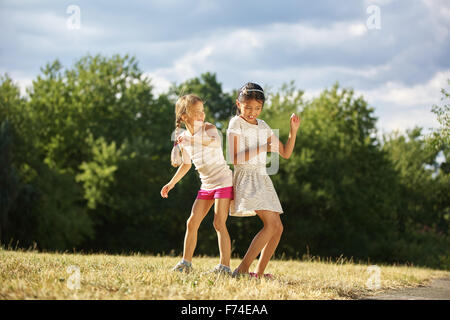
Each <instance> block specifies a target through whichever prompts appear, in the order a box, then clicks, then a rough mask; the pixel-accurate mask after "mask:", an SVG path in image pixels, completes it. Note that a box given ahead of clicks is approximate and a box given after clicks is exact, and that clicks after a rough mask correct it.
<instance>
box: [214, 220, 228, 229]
mask: <svg viewBox="0 0 450 320" xmlns="http://www.w3.org/2000/svg"><path fill="white" fill-rule="evenodd" d="M213 225H214V229H216V231H223V230H226V229H227V225H226V220H225V219H220V218H217V217H214V222H213Z"/></svg>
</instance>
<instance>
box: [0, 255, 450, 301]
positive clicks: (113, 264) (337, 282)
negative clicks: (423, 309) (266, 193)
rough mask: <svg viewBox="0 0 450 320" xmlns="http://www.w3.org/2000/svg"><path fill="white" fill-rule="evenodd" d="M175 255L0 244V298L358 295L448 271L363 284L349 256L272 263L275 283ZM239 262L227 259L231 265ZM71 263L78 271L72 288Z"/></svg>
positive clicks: (392, 274)
mask: <svg viewBox="0 0 450 320" xmlns="http://www.w3.org/2000/svg"><path fill="white" fill-rule="evenodd" d="M179 260H180V258H179V257H169V256H147V255H128V256H126V255H106V254H89V255H82V254H69V253H38V252H35V251H9V250H4V249H0V299H170V300H173V299H264V300H267V299H356V298H359V297H361V296H366V295H371V294H374V293H377V292H381V291H384V290H387V289H393V288H403V287H412V286H417V285H421V284H424V283H427V282H428V281H429V280H431V279H433V278H440V277H448V276H449V275H450V273H449V272H445V271H439V270H431V269H426V268H417V267H410V266H384V265H379V266H378V267H379V268H380V269H379V271H380V286H381V287H380V288H379V289H376V290H373V289H372V290H371V289H370V288H369V287H368V286H367V283H368V280H369V277H371V273H370V272H369V271H368V269H367V268H368V265H364V264H356V263H353V262H352V261H348V260H346V259H340V260H338V261H334V262H332V261H329V260H328V261H327V260H325V261H323V260H320V259H310V260H308V261H298V260H272V261H270V263H269V266H268V268H267V270H266V272H270V273H272V274H273V275H274V276H275V278H276V279H275V280H265V279H261V280H256V279H247V278H240V279H235V278H231V277H229V276H218V275H216V274H208V273H207V272H208V271H210V270H211V269H212V268H214V266H215V265H216V264H217V263H218V258H211V257H195V258H194V260H193V264H194V271H193V272H192V273H190V274H181V273H174V272H171V271H170V270H171V268H172V267H173V266H174V265H175V264H176V263H177V262H178V261H179ZM238 264H239V260H238V259H232V261H231V267H232V268H235V267H236V266H237V265H238ZM69 266H75V267H76V268H75V269H78V270H79V272H80V278H79V279H80V281H79V287H80V288H79V289H74V284H76V274H75V273H74V272H73V271H70V270H69V271H68V267H69Z"/></svg>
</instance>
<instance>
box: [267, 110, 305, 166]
mask: <svg viewBox="0 0 450 320" xmlns="http://www.w3.org/2000/svg"><path fill="white" fill-rule="evenodd" d="M290 125H291V128H290V130H289V137H288V139H287V141H286V144H283V143H282V142H281V141H280V140H279V139H278V138H277V136H276V135H274V134H273V135H272V136H271V137H270V138H269V139H268V141H267V143H268V144H269V145H272V146H274V147H273V148H272V151H273V152H278V153H279V154H280V156H281V157H282V158H284V159H289V158H290V157H291V155H292V151H294V146H295V139H296V137H297V130H298V128H299V127H300V118H299V117H298V116H297V115H295V114H292V116H291V119H290ZM277 146H278V150H277V149H276V147H277Z"/></svg>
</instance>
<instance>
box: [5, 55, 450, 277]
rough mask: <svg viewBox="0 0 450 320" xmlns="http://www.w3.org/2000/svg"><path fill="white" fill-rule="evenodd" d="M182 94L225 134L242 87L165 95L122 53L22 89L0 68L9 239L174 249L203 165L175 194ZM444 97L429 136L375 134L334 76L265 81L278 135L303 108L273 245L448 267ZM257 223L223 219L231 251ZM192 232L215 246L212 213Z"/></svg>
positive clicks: (45, 72) (192, 82) (210, 82)
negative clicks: (310, 81)
mask: <svg viewBox="0 0 450 320" xmlns="http://www.w3.org/2000/svg"><path fill="white" fill-rule="evenodd" d="M449 83H450V81H449ZM184 93H195V94H197V95H199V96H200V97H201V98H202V99H203V100H204V101H205V109H206V114H207V116H206V121H209V122H212V123H214V124H215V125H216V126H217V128H218V129H219V130H220V131H221V133H222V134H223V136H226V128H227V126H228V121H229V120H230V119H231V117H232V116H233V114H234V112H235V109H234V101H235V99H236V93H237V91H236V90H234V91H232V92H224V90H223V89H222V85H221V83H220V82H219V81H218V80H217V77H216V74H214V73H210V72H208V73H204V74H201V75H200V76H198V77H196V78H193V79H189V80H187V81H185V82H183V83H180V84H176V83H174V84H173V85H172V87H171V88H170V89H168V90H167V92H164V93H162V94H160V95H155V94H154V93H153V86H152V83H151V79H149V78H148V77H145V76H144V74H143V72H142V70H140V68H139V65H138V62H137V60H136V58H135V57H130V56H128V55H125V56H120V55H114V56H112V57H105V56H101V55H96V56H91V55H87V56H84V57H82V58H81V59H79V60H78V61H77V62H76V63H75V64H74V65H73V66H71V67H64V66H62V65H61V63H60V62H59V61H58V60H55V61H54V62H52V63H48V64H47V65H46V66H44V67H42V68H41V72H40V74H39V75H38V76H37V77H36V79H34V80H33V83H32V86H31V87H29V88H28V89H27V94H26V95H21V94H20V88H19V86H18V85H17V84H15V83H14V80H13V79H11V78H10V77H9V76H8V75H7V74H5V75H2V76H1V77H0V201H1V202H0V204H1V207H0V209H1V212H0V241H1V244H2V246H3V247H11V246H12V247H19V248H29V247H35V248H37V249H38V250H44V251H65V250H69V251H72V250H77V251H83V252H110V253H130V252H142V253H151V254H180V253H181V251H182V243H183V237H184V231H185V227H186V219H187V217H188V216H189V214H190V212H189V211H190V207H191V205H192V202H193V201H194V198H195V196H196V192H197V190H198V188H199V186H200V181H199V178H198V175H197V174H196V172H195V170H191V171H190V172H189V173H188V174H187V175H186V176H185V177H184V178H183V180H182V181H181V182H180V183H179V184H178V185H177V186H176V187H175V189H174V190H172V192H171V194H170V197H169V198H168V199H162V198H161V197H160V195H159V192H160V189H161V187H162V186H163V185H164V184H165V183H166V182H167V181H169V179H170V177H171V176H172V175H173V173H174V170H175V169H174V168H172V167H171V166H170V151H171V148H172V145H173V142H172V141H171V135H172V132H173V130H174V106H175V101H176V99H177V98H178V96H179V95H181V94H184ZM442 96H443V101H444V102H447V104H445V105H444V106H443V107H442V106H433V107H432V110H431V112H434V113H435V114H436V116H437V117H438V120H439V122H440V124H441V128H437V129H436V130H435V131H434V132H433V133H432V134H428V135H426V134H424V133H423V132H422V131H423V128H420V127H414V128H412V129H409V130H407V131H406V133H404V134H400V133H399V132H397V131H394V132H391V133H388V134H383V135H382V137H380V136H379V135H378V132H377V129H376V123H377V118H376V117H375V115H374V108H373V107H370V106H369V104H368V102H367V101H366V100H365V99H364V97H362V96H356V95H355V93H354V91H353V89H351V88H341V87H340V85H339V84H338V83H336V84H335V85H334V86H332V87H331V88H326V89H324V90H323V91H322V92H321V93H320V95H319V96H317V97H315V98H312V99H306V98H305V96H304V91H303V90H301V89H298V88H297V87H296V86H295V84H294V83H293V82H290V83H286V84H284V85H283V86H282V87H281V88H279V89H278V91H275V90H272V89H270V90H268V99H267V102H266V103H265V105H264V108H263V112H262V114H261V118H262V119H264V120H265V121H266V122H267V123H268V124H269V125H270V126H271V127H272V128H276V129H279V134H280V137H281V139H282V140H286V138H287V135H288V130H289V126H288V121H289V116H290V114H292V113H293V112H296V113H298V114H299V115H300V117H301V119H302V123H301V126H300V130H299V133H298V137H297V143H296V146H295V149H294V153H293V156H292V157H291V158H290V159H289V160H285V159H282V158H281V159H280V160H279V161H280V164H279V171H278V173H277V174H276V175H273V176H271V179H272V180H273V182H274V185H275V188H276V190H277V193H278V195H279V197H280V201H281V203H282V206H283V209H284V212H285V214H283V215H282V220H283V224H284V226H285V228H284V233H283V236H282V239H281V242H280V245H279V247H278V249H277V252H276V254H277V255H278V256H279V257H280V256H283V257H288V258H302V257H304V256H305V255H309V256H310V255H314V256H322V257H339V256H342V255H343V256H345V257H353V259H355V260H362V261H367V260H370V261H371V262H377V263H413V264H416V265H423V266H429V267H436V268H443V269H450V254H449V251H448V248H450V236H449V221H450V209H449V208H450V204H449V199H450V197H449V196H448V195H449V194H450V192H449V191H450V180H449V179H450V178H449V177H450V175H449V171H450V170H449V161H448V159H449V158H448V156H449V138H448V127H449V106H448V100H449V95H448V93H447V92H446V91H445V90H444V89H443V90H442ZM430 107H431V106H430ZM442 155H443V158H444V160H443V161H438V160H439V156H440V157H441V158H442ZM230 166H231V168H232V165H230ZM259 223H260V222H259V221H258V219H251V218H235V217H230V218H229V219H228V222H227V225H228V228H229V232H230V236H231V239H232V250H233V254H234V255H238V256H241V257H242V256H243V255H244V254H245V250H246V249H247V247H248V245H249V242H250V241H251V239H252V237H251V236H250V235H251V234H255V233H256V232H257V230H259V228H260V226H259ZM198 237H199V241H198V246H197V250H196V254H207V255H217V254H218V249H217V239H216V234H215V232H214V230H213V227H212V215H211V214H210V215H208V216H207V218H206V219H205V221H204V222H203V223H202V225H201V227H200V230H199V235H198Z"/></svg>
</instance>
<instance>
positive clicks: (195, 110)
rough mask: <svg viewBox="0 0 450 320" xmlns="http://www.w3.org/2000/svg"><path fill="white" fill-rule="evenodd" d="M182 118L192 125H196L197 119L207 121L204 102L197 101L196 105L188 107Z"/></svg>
mask: <svg viewBox="0 0 450 320" xmlns="http://www.w3.org/2000/svg"><path fill="white" fill-rule="evenodd" d="M182 119H183V121H184V122H186V123H189V124H190V125H191V126H194V124H195V122H196V121H199V122H201V123H203V122H204V121H205V109H204V106H203V102H201V101H197V102H196V103H195V104H194V105H192V106H190V107H188V108H187V110H186V113H185V114H184V115H183V118H182Z"/></svg>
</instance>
